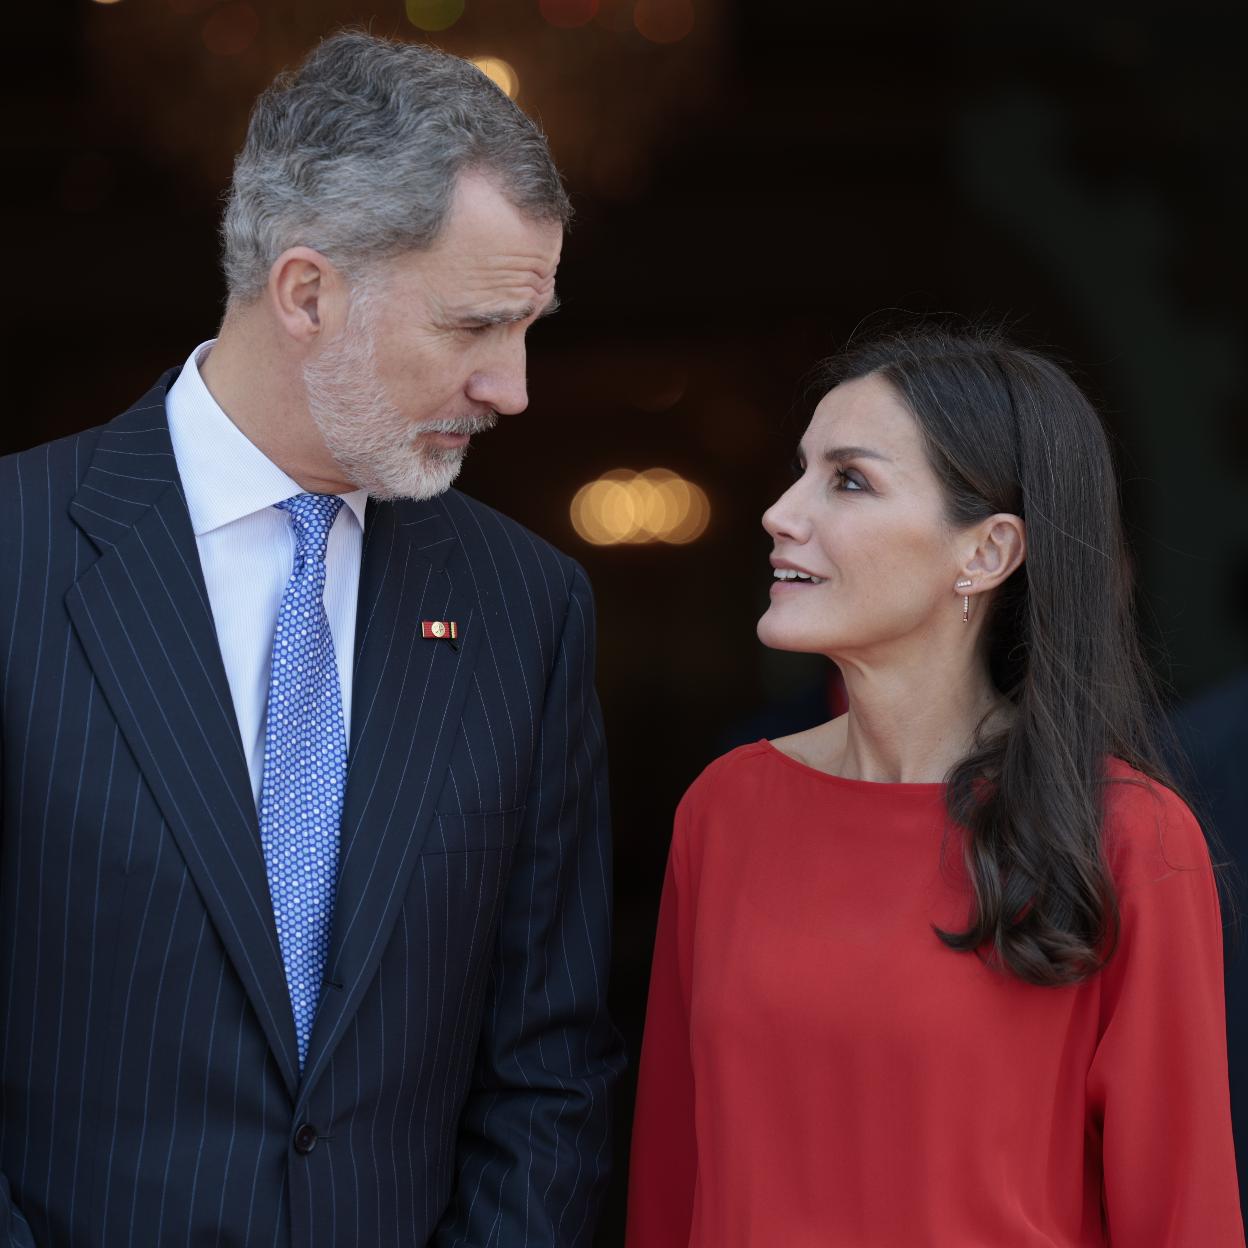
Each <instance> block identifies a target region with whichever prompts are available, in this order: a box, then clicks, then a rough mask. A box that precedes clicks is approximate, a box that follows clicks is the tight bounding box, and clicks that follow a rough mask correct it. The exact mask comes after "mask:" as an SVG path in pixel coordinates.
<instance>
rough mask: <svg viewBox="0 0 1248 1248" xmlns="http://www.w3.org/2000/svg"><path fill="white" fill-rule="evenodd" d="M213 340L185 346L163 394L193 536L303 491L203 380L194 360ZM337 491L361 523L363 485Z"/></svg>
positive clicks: (364, 497) (365, 498) (364, 502)
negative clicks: (184, 357)
mask: <svg viewBox="0 0 1248 1248" xmlns="http://www.w3.org/2000/svg"><path fill="white" fill-rule="evenodd" d="M215 342H216V339H215V338H213V339H209V341H207V342H201V343H200V344H199V346H197V347H196V348H195V350H194V351H192V352H191V354H190V357H189V358H188V359H187V361H186V364H185V365H184V366H183V369H182V371H181V372H180V373H179V374H178V377H177V380H176V381H175V382H174V383H173V385H172V386H170V387H169V393H168V394H167V395H166V396H165V411H166V413H167V415H168V418H169V437H170V439H171V440H172V442H173V455H174V460H175V461H176V463H177V465H178V475H179V476H180V477H181V478H182V489H183V492H184V493H185V495H186V509H187V511H189V512H190V515H191V527H192V529H193V530H194V532H195V536H196V537H199V536H201V535H202V534H204V533H209V532H211V531H212V530H213V529H219V528H220V527H221V526H222V525H225V524H231V523H232V522H233V521H235V520H241V519H242V518H243V517H244V516H250V515H252V514H253V513H254V512H257V511H262V510H264V508H266V507H272V506H273V505H274V504H276V503H280V502H281V501H282V500H283V499H286V498H290V497H292V496H293V495H295V494H302V493H304V491H303V489H302V487H301V486H300V485H299V483H298V482H297V481H295V480H294V479H293V478H291V477H289V476H287V475H286V473H284V472H283V471H282V470H281V469H280V468H279V467H278V466H277V465H276V464H275V463H274V462H273V461H272V460H271V459H270V458H269V457H268V456H267V455H266V454H265V453H264V452H263V451H262V450H261V449H260V448H259V447H258V446H257V445H256V444H255V443H254V442H252V441H251V440H250V439H249V438H248V437H247V435H246V434H244V433H243V431H242V430H241V429H239V427H238V426H237V425H236V424H235V423H234V422H233V421H232V420H231V419H230V418H229V417H228V416H227V415H226V414H225V412H223V411H222V410H221V406H220V404H218V403H217V401H216V399H214V398H213V397H212V394H211V393H210V392H209V390H208V387H207V386H206V385H205V384H204V379H203V377H201V376H200V373H199V365H200V362H201V361H202V360H203V359H204V358H205V357H206V356H207V354H208V352H209V350H211V348H212V346H213V343H215ZM339 497H340V498H341V499H342V501H343V502H344V503H346V505H347V509H349V510H350V511H351V513H352V514H353V515H354V516H355V518H356V520H357V521H358V522H359V525H360V528H361V529H362V528H363V527H364V509H365V506H366V505H367V503H368V491H367V490H352V491H350V492H349V493H347V494H341V495H339Z"/></svg>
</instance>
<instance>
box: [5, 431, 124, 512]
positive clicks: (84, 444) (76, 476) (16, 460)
mask: <svg viewBox="0 0 1248 1248" xmlns="http://www.w3.org/2000/svg"><path fill="white" fill-rule="evenodd" d="M103 428H104V426H102V425H96V426H94V427H93V428H91V429H85V430H83V431H82V432H81V433H72V434H69V435H68V436H66V437H63V438H57V439H55V440H54V441H52V442H42V443H40V444H39V445H38V446H32V447H30V448H29V449H28V450H25V451H17V452H15V453H14V454H12V455H5V456H2V457H0V507H2V508H4V514H5V521H4V523H3V528H4V529H5V530H6V531H11V525H10V523H9V521H11V520H15V519H17V518H19V517H20V516H21V515H24V514H26V513H28V512H36V511H40V510H47V509H48V508H52V509H54V510H63V508H64V506H65V505H67V504H68V502H69V500H70V499H71V498H72V497H73V496H74V495H75V494H76V493H77V492H78V487H79V486H80V485H81V484H82V479H83V476H84V475H85V474H86V471H87V468H88V466H89V465H90V463H91V457H92V455H93V454H94V452H95V447H96V443H97V442H98V441H99V439H100V433H101V431H102V430H103Z"/></svg>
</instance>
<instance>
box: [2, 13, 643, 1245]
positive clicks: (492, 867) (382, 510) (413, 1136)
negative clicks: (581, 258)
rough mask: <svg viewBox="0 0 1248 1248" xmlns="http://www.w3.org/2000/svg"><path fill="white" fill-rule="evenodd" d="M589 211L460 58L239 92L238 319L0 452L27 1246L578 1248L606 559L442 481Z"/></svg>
mask: <svg viewBox="0 0 1248 1248" xmlns="http://www.w3.org/2000/svg"><path fill="white" fill-rule="evenodd" d="M567 215H568V205H567V200H566V197H565V195H564V192H563V189H562V187H561V184H560V181H559V177H558V173H557V172H556V170H555V168H554V166H553V164H552V163H551V160H550V156H549V153H548V151H547V148H546V145H545V142H544V140H543V138H542V137H541V135H540V134H539V133H538V131H537V130H536V128H535V127H534V126H533V124H532V123H531V122H530V121H529V120H528V119H527V118H526V117H525V116H524V115H523V114H522V113H521V112H520V111H519V110H518V109H517V108H516V107H515V106H514V105H513V104H512V103H511V102H510V101H509V100H507V99H506V97H505V96H503V95H502V94H501V93H500V92H499V91H497V90H496V88H495V87H494V86H493V85H492V84H491V83H489V82H488V80H486V79H485V78H484V77H483V76H482V75H481V74H479V73H478V72H477V71H476V70H475V69H474V68H472V66H470V65H468V64H467V63H466V62H463V61H460V60H458V59H456V58H453V57H449V56H445V55H443V54H440V53H437V52H435V51H432V50H430V49H428V48H424V47H419V46H409V45H403V44H399V43H391V42H388V41H385V40H380V39H375V38H372V37H370V36H367V35H364V34H358V33H349V34H343V35H338V36H335V37H334V38H331V39H329V40H327V41H326V42H325V43H323V44H322V45H321V46H320V47H319V48H318V49H317V50H316V51H315V52H314V53H313V54H312V55H311V56H310V57H309V59H308V60H307V62H306V63H305V64H304V65H303V66H302V67H301V68H300V69H299V71H298V72H297V73H295V74H294V75H290V76H285V77H283V78H282V79H279V80H278V82H277V83H276V84H275V85H274V86H273V87H272V88H271V89H270V90H269V91H268V92H266V93H265V94H264V95H263V96H262V97H261V99H260V100H259V102H258V103H257V105H256V108H255V110H254V113H253V115H252V119H251V125H250V129H249V132H248V137H247V142H246V145H245V147H244V149H243V151H242V153H241V155H240V156H239V159H238V161H237V164H236V168H235V174H234V180H233V185H232V188H231V195H230V201H229V206H228V209H227V211H226V216H225V224H224V230H223V235H224V257H225V270H226V276H227V283H228V287H229V302H228V306H227V311H226V316H225V320H224V324H223V326H222V328H221V331H220V336H219V338H218V339H217V340H216V341H215V343H206V344H204V345H203V346H201V347H199V348H197V349H196V351H195V352H194V353H193V354H192V355H191V358H190V359H189V360H188V361H187V363H186V365H185V366H184V367H183V368H182V369H181V370H174V371H172V372H170V373H169V374H167V375H166V376H165V377H163V378H162V379H161V380H160V381H159V382H158V383H157V385H156V386H155V388H154V389H153V390H152V391H151V392H150V393H149V394H148V395H146V396H145V397H144V398H143V399H141V400H140V401H139V402H138V403H137V404H136V405H135V406H134V407H133V408H131V409H130V410H129V411H128V412H126V413H125V414H124V415H122V416H120V417H118V418H117V419H116V420H114V421H112V422H111V423H110V424H107V425H104V426H103V427H101V428H96V429H91V430H88V431H87V432H86V433H83V434H81V435H79V436H77V437H73V438H68V439H66V440H64V441H61V442H57V443H53V444H50V445H48V446H42V447H38V448H36V449H35V450H32V451H28V452H25V453H23V454H21V455H18V456H14V457H12V458H10V459H7V460H5V461H2V463H0V505H2V506H3V508H4V514H3V519H2V521H0V543H2V551H3V554H2V557H0V576H2V577H3V601H4V602H5V603H6V604H8V607H9V609H7V610H5V611H4V613H3V627H4V635H3V638H2V640H0V644H2V646H3V650H2V653H3V662H4V666H3V669H2V670H3V682H4V683H3V710H4V721H3V732H4V737H3V745H2V749H3V754H2V761H3V769H4V773H3V774H4V779H3V784H4V789H3V831H2V837H0V854H2V859H0V918H2V927H0V933H2V940H3V945H2V948H0V968H2V978H0V1002H2V1008H3V1011H4V1012H3V1047H2V1049H0V1063H2V1066H3V1083H2V1090H3V1103H2V1105H0V1157H2V1160H3V1176H4V1178H3V1182H2V1183H0V1228H3V1230H4V1231H5V1232H7V1237H8V1242H9V1243H10V1244H23V1245H29V1244H32V1243H38V1244H41V1245H43V1244H75V1245H77V1244H82V1245H87V1244H90V1245H122V1244H125V1245H131V1244H134V1245H143V1244H188V1245H189V1244H207V1243H211V1244H221V1245H244V1244H246V1245H255V1244H294V1245H300V1246H303V1245H310V1246H311V1245H317V1246H319V1245H326V1246H328V1245H338V1244H351V1245H357V1244H358V1245H365V1244H366V1245H380V1244H394V1245H423V1244H426V1243H428V1244H432V1245H436V1246H437V1248H452V1245H460V1246H467V1245H471V1246H472V1248H482V1246H484V1245H489V1244H499V1245H520V1244H526V1245H555V1244H558V1245H572V1244H588V1243H589V1242H590V1240H591V1237H592V1234H593V1225H594V1219H595V1210H596V1205H597V1203H598V1199H599V1196H600V1194H601V1189H602V1186H603V1183H604V1180H605V1176H606V1169H607V1165H608V1160H609V1122H608V1099H609V1093H610V1088H611V1084H612V1082H613V1079H614V1076H615V1075H616V1073H617V1072H618V1070H619V1068H620V1065H621V1058H620V1050H619V1045H618V1040H617V1037H616V1034H615V1032H614V1031H613V1029H612V1028H611V1026H610V1024H609V1022H608V1020H607V1017H606V1014H605V1009H604V998H605V990H606V973H607V947H608V927H609V888H610V864H609V853H608V834H607V813H608V812H607V795H606V785H605V774H604V767H605V760H604V748H603V738H602V729H601V724H600V719H599V713H598V706H597V702H596V699H595V696H594V693H593V688H592V676H593V662H594V630H593V616H592V604H591V600H590V594H589V588H588V585H587V583H586V580H585V577H584V574H583V573H582V571H581V569H580V568H579V567H578V566H577V565H576V564H575V563H573V562H572V561H571V560H569V559H568V558H566V557H565V556H563V555H561V554H559V553H558V552H556V551H555V550H553V549H552V548H551V547H550V546H548V545H547V544H546V543H544V542H543V541H541V540H540V539H539V538H537V537H535V536H534V535H532V534H531V533H529V532H527V531H526V530H524V529H523V528H521V527H520V526H519V525H517V524H515V523H513V522H512V521H510V520H508V519H506V518H505V517H503V516H500V515H499V514H497V513H496V512H494V511H491V510H490V509H489V508H487V507H485V506H483V505H481V504H480V503H477V502H474V501H472V500H471V499H468V498H466V497H464V496H463V495H461V494H459V493H457V492H456V491H454V490H450V489H448V487H449V486H450V484H451V481H452V480H453V479H454V477H455V475H456V473H457V472H458V470H459V465H460V461H461V460H462V458H463V455H464V452H465V449H466V447H467V444H468V440H469V438H470V437H471V435H472V434H474V433H477V432H479V431H482V430H485V429H488V428H489V427H490V426H491V425H492V424H493V423H494V421H495V419H496V418H497V416H496V414H502V415H504V416H507V415H513V414H516V413H518V412H520V411H522V410H523V409H524V407H525V405H526V402H527V396H526V392H525V351H524V337H525V331H526V329H527V328H528V327H529V326H530V325H531V324H532V322H533V321H534V320H535V319H536V318H537V317H539V316H541V315H543V314H545V313H546V312H549V311H551V310H552V309H553V306H554V278H555V268H556V264H557V262H558V258H559V250H560V243H561V238H562V227H563V224H564V223H565V221H566V218H567Z"/></svg>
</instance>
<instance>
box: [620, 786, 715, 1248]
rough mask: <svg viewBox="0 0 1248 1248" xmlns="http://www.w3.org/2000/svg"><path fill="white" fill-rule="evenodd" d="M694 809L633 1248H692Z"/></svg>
mask: <svg viewBox="0 0 1248 1248" xmlns="http://www.w3.org/2000/svg"><path fill="white" fill-rule="evenodd" d="M688 806H689V801H688V799H687V798H686V800H685V801H684V802H682V803H681V805H680V808H679V809H678V810H677V812H676V828H675V832H674V834H673V836H672V847H671V850H670V852H669V854H668V859H667V875H666V877H665V879H664V882H663V900H662V902H661V903H660V906H659V926H658V932H657V935H656V936H655V942H654V962H653V966H652V969H651V971H650V998H649V1003H648V1005H647V1007H646V1031H645V1039H644V1040H643V1042H642V1047H641V1069H640V1073H639V1076H638V1086H637V1108H636V1111H635V1114H634V1118H633V1142H632V1153H631V1158H630V1162H629V1182H628V1231H627V1238H626V1248H688V1244H689V1233H690V1229H691V1227H692V1223H693V1193H694V1185H695V1182H696V1178H697V1170H698V1161H697V1140H696V1137H695V1134H694V1118H693V1105H694V1099H693V1065H692V1061H691V1058H690V1050H689V974H690V966H691V959H692V946H693V930H692V921H691V919H692V909H693V904H692V900H693V899H692V898H691V897H690V895H689V890H688V875H687V872H686V870H685V863H686V861H687V860H686V858H685V857H684V853H683V850H684V845H683V842H684V840H685V837H686V835H687V832H688V824H689V812H688Z"/></svg>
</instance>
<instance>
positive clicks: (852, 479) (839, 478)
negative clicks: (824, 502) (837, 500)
mask: <svg viewBox="0 0 1248 1248" xmlns="http://www.w3.org/2000/svg"><path fill="white" fill-rule="evenodd" d="M836 488H837V489H838V490H845V491H847V492H849V493H857V492H859V491H862V490H865V489H866V488H867V483H866V482H865V481H864V480H863V479H862V477H861V475H860V474H858V473H857V472H855V471H854V470H853V469H852V468H838V469H837V470H836Z"/></svg>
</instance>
